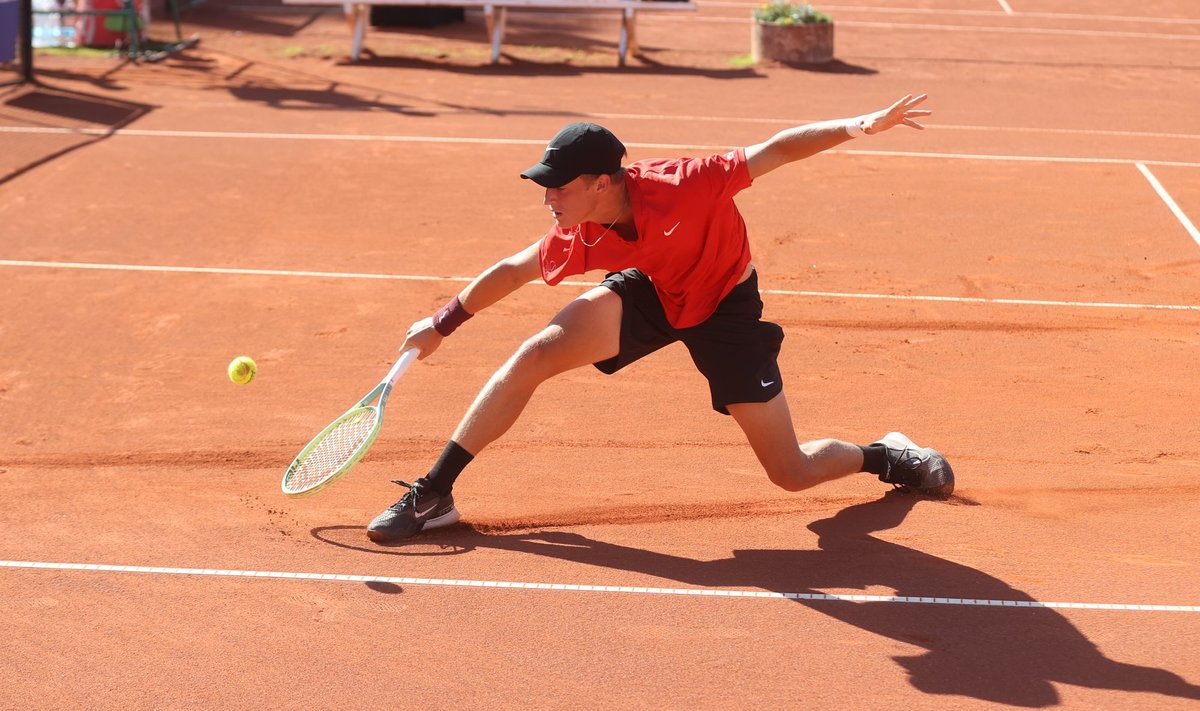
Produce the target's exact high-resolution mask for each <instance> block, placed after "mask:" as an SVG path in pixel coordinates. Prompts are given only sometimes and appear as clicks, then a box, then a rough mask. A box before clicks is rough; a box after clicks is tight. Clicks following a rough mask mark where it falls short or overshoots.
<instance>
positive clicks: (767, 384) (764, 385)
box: [758, 380, 775, 388]
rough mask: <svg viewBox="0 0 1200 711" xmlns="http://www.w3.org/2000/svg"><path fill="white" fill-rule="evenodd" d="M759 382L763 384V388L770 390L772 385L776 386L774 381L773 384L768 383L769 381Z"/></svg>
mask: <svg viewBox="0 0 1200 711" xmlns="http://www.w3.org/2000/svg"><path fill="white" fill-rule="evenodd" d="M758 382H760V383H762V386H763V387H764V388H769V387H771V386H772V385H774V384H775V381H774V380H772V381H771V382H769V383H768V382H767V381H765V380H760V381H758Z"/></svg>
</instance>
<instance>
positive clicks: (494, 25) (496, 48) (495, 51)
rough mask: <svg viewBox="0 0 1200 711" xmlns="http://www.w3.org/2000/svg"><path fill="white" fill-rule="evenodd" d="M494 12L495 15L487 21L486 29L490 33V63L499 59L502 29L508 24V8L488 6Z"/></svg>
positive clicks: (502, 39) (502, 36)
mask: <svg viewBox="0 0 1200 711" xmlns="http://www.w3.org/2000/svg"><path fill="white" fill-rule="evenodd" d="M488 9H491V10H492V11H494V12H495V14H496V17H495V19H494V20H493V21H491V22H489V23H488V30H489V31H490V32H491V35H492V64H495V63H497V62H499V61H500V45H501V43H502V42H503V41H504V29H505V25H507V24H508V8H506V7H492V6H490V5H489V6H488Z"/></svg>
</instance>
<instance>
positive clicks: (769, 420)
mask: <svg viewBox="0 0 1200 711" xmlns="http://www.w3.org/2000/svg"><path fill="white" fill-rule="evenodd" d="M924 100H925V96H924V95H922V96H917V97H912V96H906V97H904V98H903V99H901V100H900V101H897V102H896V103H895V104H893V105H892V106H891V107H889V108H887V109H883V110H881V111H876V112H873V113H869V114H865V115H863V116H859V117H856V118H852V119H845V120H838V121H824V122H820V123H813V124H808V125H804V126H798V127H795V128H791V129H788V130H785V131H782V132H780V133H778V134H776V135H775V136H773V137H771V138H769V139H767V140H766V141H764V142H762V143H758V144H755V145H752V146H749V147H747V148H740V149H738V150H735V151H731V152H729V153H725V154H721V155H711V156H707V157H704V158H671V159H661V160H643V161H637V162H635V163H632V164H630V165H629V166H626V167H622V165H621V161H622V159H623V158H624V157H625V146H624V145H622V144H621V142H620V141H619V140H617V138H616V136H614V135H613V134H612V133H610V132H609V131H608V130H607V129H605V128H603V127H601V126H597V125H595V124H591V123H573V124H571V125H569V126H567V127H565V128H563V129H562V130H561V131H559V133H558V134H557V135H556V136H554V138H553V139H552V140H551V141H550V144H549V145H548V146H547V147H546V152H545V154H544V155H543V156H542V160H541V161H540V162H539V163H537V164H535V165H534V166H533V167H531V168H529V169H528V170H526V171H525V172H524V173H522V174H521V177H522V178H526V179H528V180H532V181H534V182H535V183H537V184H538V185H540V186H542V187H544V188H545V199H544V203H545V204H546V206H547V207H549V208H550V212H551V213H552V214H553V216H554V221H555V225H554V226H553V227H552V228H551V229H550V231H549V232H547V233H546V235H545V236H544V237H542V238H541V239H539V240H538V241H537V242H535V243H534V244H532V245H530V246H528V247H526V248H525V249H522V250H521V251H520V252H517V253H516V254H514V255H513V256H511V257H509V258H507V259H504V260H501V261H500V262H497V263H496V264H495V265H493V266H492V267H490V268H489V269H487V270H486V271H484V272H483V273H482V274H480V275H479V276H478V277H476V278H475V280H474V281H472V282H471V284H470V285H469V286H467V288H465V289H464V290H463V291H462V292H461V293H460V294H459V295H458V296H456V297H454V298H453V299H451V300H450V302H449V303H448V304H446V305H445V306H444V307H442V308H441V309H440V310H439V311H438V312H437V313H436V314H434V315H433V316H431V317H428V318H423V319H421V320H420V321H418V322H416V323H415V324H413V325H412V327H411V328H409V330H408V336H407V338H406V339H405V341H404V344H403V345H402V346H401V349H402V350H403V349H407V348H412V347H416V348H419V349H420V351H421V358H428V357H429V356H430V355H431V354H432V353H433V352H434V351H436V350H437V348H438V346H439V345H441V342H442V339H443V338H445V337H446V336H449V335H450V334H451V333H453V332H454V330H455V329H456V328H458V327H459V326H460V325H461V324H462V323H463V322H464V321H466V320H467V319H469V318H471V316H472V315H474V314H476V313H479V312H480V311H482V310H483V309H486V308H487V307H489V306H491V305H492V304H494V303H496V302H497V301H499V300H501V299H503V298H504V297H506V296H508V295H509V294H511V293H512V292H514V291H516V290H517V289H518V288H520V287H521V286H522V285H524V284H526V283H528V282H529V281H531V280H533V279H536V278H541V279H544V280H545V282H546V283H547V284H557V283H559V282H560V281H561V280H562V279H564V278H565V277H568V276H572V275H575V274H582V273H584V272H587V271H591V270H594V269H603V270H606V271H608V272H610V273H609V274H608V276H607V277H606V278H605V279H604V281H603V282H601V283H600V285H599V286H597V287H596V288H594V289H592V290H590V291H588V292H587V293H585V294H583V295H582V296H580V297H579V298H577V299H575V300H574V301H572V302H571V303H569V304H567V306H566V307H565V308H563V309H562V311H560V312H559V313H558V315H556V316H555V317H554V318H553V319H552V320H551V322H550V325H548V326H546V327H545V328H544V329H542V330H541V331H540V332H539V333H537V334H535V335H533V336H532V337H531V338H530V339H529V340H527V341H525V343H524V344H523V345H522V346H521V347H520V348H519V349H518V350H517V352H516V353H515V354H514V355H513V356H512V357H511V358H510V359H509V360H508V362H507V363H505V364H504V365H503V367H501V368H500V370H498V371H496V373H495V375H493V376H492V378H491V380H490V381H488V383H487V385H486V386H484V388H483V390H482V391H481V392H480V393H479V395H478V397H476V399H475V402H474V404H472V405H471V407H470V409H468V410H467V413H466V415H465V416H464V417H463V419H462V421H461V422H460V423H459V425H458V429H456V430H455V432H454V435H453V438H452V439H451V440H450V442H449V443H447V445H446V448H445V450H444V451H443V452H442V455H441V457H440V458H439V459H438V460H437V462H436V463H435V464H434V465H433V468H432V469H431V470H430V471H429V473H428V474H426V475H425V476H424V477H423V478H420V479H417V480H416V481H415V482H414V483H412V484H409V483H407V482H397V483H398V484H401V485H403V486H405V487H408V489H409V491H408V493H407V494H405V495H404V497H403V498H401V499H400V500H399V501H397V502H396V503H395V504H394V505H392V506H391V507H389V508H388V509H387V510H386V511H384V512H383V513H381V514H380V515H379V516H377V517H375V519H374V520H373V521H371V523H370V525H369V526H368V527H367V535H368V536H369V537H370V538H371V540H373V541H376V542H394V541H399V540H403V539H405V538H408V537H410V536H412V535H414V534H415V533H417V532H418V531H422V530H427V529H431V528H437V527H439V526H445V525H449V524H451V523H454V522H455V521H457V520H458V510H457V509H456V508H455V506H454V497H453V495H452V494H451V489H452V487H453V486H454V481H455V479H456V478H457V477H458V475H459V474H460V473H461V472H462V471H463V469H464V468H465V467H466V466H467V464H469V463H470V462H471V460H472V459H473V458H474V457H475V456H477V455H478V454H479V453H480V452H481V451H483V449H484V447H486V446H488V445H489V444H491V443H492V442H494V441H495V440H496V439H498V438H499V437H500V436H501V435H503V434H504V433H505V432H506V431H508V429H509V427H511V426H512V424H513V423H514V422H515V421H516V419H517V417H518V416H519V415H520V414H521V411H522V410H523V409H524V407H525V405H526V403H528V402H529V399H530V397H531V396H532V395H533V392H534V390H536V389H537V387H538V385H539V384H540V383H542V382H543V381H545V380H547V379H548V378H551V377H553V376H555V375H558V374H559V373H563V372H565V371H567V370H571V369H573V368H579V367H581V366H585V365H594V366H595V367H596V368H597V369H599V370H600V372H602V373H606V374H612V373H615V372H617V371H618V370H620V369H621V368H624V367H625V366H627V365H629V364H630V363H633V362H634V361H636V360H638V359H640V358H642V357H644V356H647V355H649V354H651V353H653V352H654V351H656V350H658V349H659V348H662V347H663V346H666V345H668V344H670V343H674V342H676V341H682V342H683V344H684V346H686V347H687V349H688V352H689V353H690V354H691V356H692V360H693V361H694V362H695V364H696V367H697V368H698V369H699V371H700V372H701V373H702V374H703V375H704V377H705V378H707V379H708V383H709V390H710V392H711V395H712V406H713V409H715V410H717V411H718V412H720V413H723V414H727V415H732V416H733V419H734V420H735V421H736V422H737V424H738V425H739V426H740V427H741V428H742V430H743V431H744V432H745V434H746V439H747V440H748V441H749V443H750V446H751V448H753V450H754V453H755V454H756V455H757V456H758V460H759V462H761V463H762V466H763V468H764V469H765V470H766V473H767V476H768V477H769V478H770V480H771V481H772V482H773V483H775V484H777V485H778V486H780V487H782V488H784V489H786V490H788V491H798V490H801V489H806V488H808V487H811V486H815V485H817V484H820V483H822V482H826V481H829V480H831V479H836V478H838V477H842V476H846V475H848V474H851V473H854V472H870V473H872V474H875V475H877V476H878V477H879V478H880V479H881V480H882V481H884V482H887V483H889V484H893V485H895V486H898V487H902V488H905V489H909V490H912V491H916V492H920V493H923V494H928V495H935V496H947V495H949V494H950V492H951V491H953V489H954V473H953V471H952V470H951V468H950V464H949V463H948V462H947V461H946V459H945V457H943V456H942V455H941V454H939V453H937V452H936V451H934V450H932V449H928V448H924V447H918V446H917V445H916V444H914V443H913V442H912V441H911V440H909V439H908V438H907V437H905V436H904V435H902V434H899V433H897V432H893V433H891V434H888V435H887V436H885V437H883V438H882V439H880V440H878V441H876V442H874V443H872V444H869V445H867V446H858V445H855V444H850V443H847V442H841V441H837V440H833V439H822V440H817V441H813V442H807V443H804V444H799V443H798V442H797V440H796V433H795V430H794V429H793V426H792V418H791V414H790V413H789V411H788V404H787V399H786V398H785V397H784V394H783V376H782V375H781V374H780V372H779V366H778V363H777V362H776V361H777V356H778V354H779V347H780V344H781V342H782V341H783V329H781V328H780V327H779V326H778V325H776V324H774V323H771V322H769V321H763V320H762V318H761V317H762V308H763V304H762V300H761V298H760V297H759V292H758V277H757V275H756V273H755V270H754V265H753V264H751V261H750V243H749V241H748V239H747V236H746V225H745V223H744V222H743V221H742V216H741V214H740V213H739V212H738V208H737V206H736V205H735V204H734V202H733V198H734V196H735V195H737V193H738V192H739V191H741V190H744V189H745V188H748V187H750V185H751V183H752V182H753V181H754V180H755V179H756V178H758V177H759V176H762V175H764V174H766V173H768V172H770V171H772V170H775V169H776V168H779V167H780V166H782V165H784V164H787V163H791V162H793V161H797V160H801V159H803V158H807V157H809V156H812V155H814V154H816V153H819V152H821V151H824V150H827V149H829V148H833V147H834V146H837V145H839V144H841V143H843V142H844V141H846V140H849V139H850V138H854V137H856V136H863V135H872V134H876V133H880V132H882V131H886V130H888V129H890V128H893V127H896V126H899V125H902V124H903V125H906V126H910V127H912V128H917V129H920V128H922V126H921V125H920V124H919V123H917V121H916V119H917V118H919V117H922V116H926V115H928V114H929V113H931V112H929V111H926V110H923V109H918V108H916V107H917V106H918V105H920V104H921V103H922V102H923V101H924Z"/></svg>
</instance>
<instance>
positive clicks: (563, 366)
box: [453, 287, 622, 455]
mask: <svg viewBox="0 0 1200 711" xmlns="http://www.w3.org/2000/svg"><path fill="white" fill-rule="evenodd" d="M621 308H622V307H621V297H620V296H618V295H617V294H616V293H614V292H613V291H612V290H610V289H608V288H606V287H596V288H594V289H592V290H591V291H589V292H587V293H586V294H584V295H583V296H580V297H579V298H577V299H575V300H574V301H572V302H571V303H570V304H568V305H567V306H566V307H565V308H563V310H562V311H560V312H559V313H558V315H557V316H555V317H554V320H552V321H551V322H550V325H548V326H546V328H544V329H542V330H541V331H540V332H539V333H537V334H536V335H534V336H533V337H531V338H530V339H529V340H527V341H525V343H524V344H522V345H521V347H520V348H519V349H518V350H517V352H516V353H514V354H513V356H512V357H511V358H509V359H508V362H507V363H505V364H504V366H503V367H501V368H500V370H498V371H496V373H495V374H494V375H493V376H492V378H491V380H489V381H488V383H487V385H485V386H484V388H483V390H482V391H480V393H479V395H478V396H477V397H476V398H475V402H474V403H473V404H472V405H471V407H470V409H469V410H467V414H466V415H464V416H463V419H462V421H461V422H460V423H459V425H458V429H456V430H455V431H454V436H453V440H454V441H455V442H458V444H460V445H461V446H462V447H463V449H466V450H467V451H468V452H470V453H471V454H473V455H478V454H479V452H480V451H482V450H483V448H484V447H486V446H488V445H489V444H491V443H492V442H494V441H496V440H497V439H499V438H500V436H501V435H503V434H504V433H505V432H507V431H508V429H509V428H510V427H512V425H513V423H514V422H516V421H517V418H518V417H519V416H520V414H521V412H522V411H523V410H524V409H525V406H526V405H527V404H528V403H529V399H530V398H531V397H532V396H533V393H534V391H535V390H537V388H538V386H539V385H541V384H542V383H543V382H545V381H546V380H548V379H550V378H552V377H554V376H555V375H558V374H560V373H564V372H566V371H568V370H572V369H574V368H579V367H581V366H585V365H591V364H593V363H595V362H597V361H601V360H605V359H607V358H612V357H613V356H615V355H616V354H617V351H618V350H619V348H620V342H621Z"/></svg>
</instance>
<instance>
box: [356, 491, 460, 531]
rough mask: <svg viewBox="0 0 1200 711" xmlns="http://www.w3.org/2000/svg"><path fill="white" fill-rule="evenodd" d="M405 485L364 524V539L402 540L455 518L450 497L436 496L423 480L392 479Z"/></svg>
mask: <svg viewBox="0 0 1200 711" xmlns="http://www.w3.org/2000/svg"><path fill="white" fill-rule="evenodd" d="M394 483H396V484H399V485H400V486H406V487H408V493H407V494H405V495H404V497H403V498H401V499H400V500H399V501H397V502H396V503H394V504H392V505H391V506H389V507H388V509H387V511H384V512H383V513H381V514H379V515H378V516H376V517H375V518H374V520H372V521H371V523H369V524H368V525H367V538H370V539H371V540H372V541H375V542H376V543H390V542H394V541H402V540H404V539H405V538H410V537H412V536H415V535H416V534H417V533H419V532H421V531H427V530H429V529H431V528H440V527H442V526H449V525H450V524H452V523H455V522H456V521H458V509H456V508H454V496H453V495H449V494H448V495H446V496H440V495H438V494H437V493H435V492H433V491H429V490H427V489H426V488H425V485H424V483H422V482H419V481H418V482H416V483H415V484H409V483H408V482H406V481H396V482H394Z"/></svg>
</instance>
